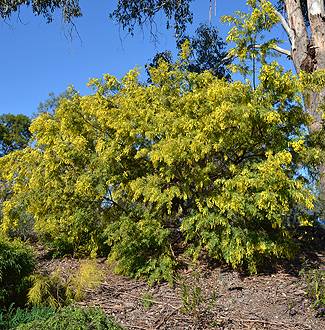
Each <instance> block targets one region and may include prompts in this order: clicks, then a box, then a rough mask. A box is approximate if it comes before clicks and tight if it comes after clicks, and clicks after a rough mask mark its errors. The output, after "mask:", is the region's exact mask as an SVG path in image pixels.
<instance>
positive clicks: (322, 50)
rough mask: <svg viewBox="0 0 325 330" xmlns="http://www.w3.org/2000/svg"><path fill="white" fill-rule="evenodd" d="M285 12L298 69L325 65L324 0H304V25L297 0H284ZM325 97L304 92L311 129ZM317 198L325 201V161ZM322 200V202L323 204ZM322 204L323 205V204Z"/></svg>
mask: <svg viewBox="0 0 325 330" xmlns="http://www.w3.org/2000/svg"><path fill="white" fill-rule="evenodd" d="M284 2H285V8H286V12H287V23H288V25H289V28H290V29H291V32H292V33H291V34H290V35H289V38H290V41H291V46H292V52H291V53H292V59H293V63H294V66H295V68H296V71H297V73H299V72H300V71H301V70H303V71H306V72H310V73H311V72H314V71H315V70H319V69H325V8H324V0H307V8H308V20H309V24H310V27H309V28H308V29H307V27H306V22H305V20H304V16H303V12H302V8H301V4H300V0H284ZM324 101H325V89H324V90H323V91H321V92H320V93H306V95H305V100H304V103H305V108H306V110H307V111H308V113H309V114H310V115H311V116H312V118H313V120H312V122H311V123H310V125H309V130H310V132H311V133H312V132H316V131H318V130H319V129H321V127H322V113H321V111H320V109H319V106H320V104H321V103H322V102H324ZM319 170H320V174H321V178H320V187H319V188H320V198H321V202H322V205H325V164H323V165H322V166H320V168H319ZM323 203H324V204H323ZM323 208H324V207H323Z"/></svg>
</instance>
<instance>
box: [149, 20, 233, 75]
mask: <svg viewBox="0 0 325 330" xmlns="http://www.w3.org/2000/svg"><path fill="white" fill-rule="evenodd" d="M186 40H188V41H189V43H190V48H191V50H190V51H191V53H190V54H189V58H188V64H187V65H186V70H188V71H190V72H196V73H200V72H203V71H210V72H211V73H212V74H213V75H214V76H216V77H218V78H225V79H227V80H229V79H230V70H229V69H228V68H227V65H228V64H230V62H231V59H230V58H228V54H227V51H226V43H225V42H224V41H223V40H222V38H221V37H220V36H219V33H218V30H217V29H216V28H215V27H213V26H209V25H207V24H201V25H200V26H199V27H198V28H197V30H196V31H195V35H194V36H193V37H187V36H186V37H183V38H182V39H181V40H179V41H178V42H177V48H178V50H179V52H181V48H182V44H183V43H184V42H185V41H186ZM159 61H164V62H166V63H169V64H172V62H173V56H172V53H171V52H170V51H164V52H161V53H157V54H156V55H155V56H154V58H153V59H152V61H151V63H149V64H147V65H146V69H147V74H148V75H149V81H151V80H150V68H157V67H158V65H159Z"/></svg>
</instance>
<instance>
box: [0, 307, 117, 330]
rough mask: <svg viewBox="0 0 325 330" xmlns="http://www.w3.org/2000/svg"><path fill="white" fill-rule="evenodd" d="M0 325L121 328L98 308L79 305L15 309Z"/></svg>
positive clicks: (24, 329) (31, 329)
mask: <svg viewBox="0 0 325 330" xmlns="http://www.w3.org/2000/svg"><path fill="white" fill-rule="evenodd" d="M0 325H1V326H2V328H1V329H4V330H14V329H15V330H44V329H51V330H61V329H65V330H76V329H80V330H122V327H120V326H118V325H117V324H116V323H115V322H114V321H113V320H112V319H110V318H109V317H107V316H106V315H105V313H104V312H103V311H102V310H100V309H99V308H81V307H65V308H61V309H58V310H55V309H52V308H44V307H43V308H33V309H31V310H23V309H17V310H16V311H15V312H14V313H12V314H11V315H8V316H7V318H6V319H5V318H3V319H2V320H1V319H0Z"/></svg>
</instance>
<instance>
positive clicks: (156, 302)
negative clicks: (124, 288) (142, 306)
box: [121, 292, 180, 310]
mask: <svg viewBox="0 0 325 330" xmlns="http://www.w3.org/2000/svg"><path fill="white" fill-rule="evenodd" d="M123 294H124V295H126V296H129V297H131V298H135V299H141V297H139V296H135V295H133V294H130V293H126V292H123V293H121V295H123ZM148 300H150V302H152V303H154V304H158V305H165V306H170V307H171V308H174V309H175V310H178V309H179V308H180V307H175V306H173V305H171V304H169V303H165V302H163V301H157V300H153V299H148Z"/></svg>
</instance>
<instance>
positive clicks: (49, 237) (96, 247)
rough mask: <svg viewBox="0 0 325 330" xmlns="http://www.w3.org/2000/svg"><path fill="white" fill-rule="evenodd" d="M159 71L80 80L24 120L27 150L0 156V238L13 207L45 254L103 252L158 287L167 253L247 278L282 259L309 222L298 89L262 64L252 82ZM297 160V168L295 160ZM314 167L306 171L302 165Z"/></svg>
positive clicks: (314, 155)
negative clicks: (0, 196) (216, 264)
mask: <svg viewBox="0 0 325 330" xmlns="http://www.w3.org/2000/svg"><path fill="white" fill-rule="evenodd" d="M188 53H189V49H188V45H187V44H186V43H185V44H184V45H183V48H182V52H181V58H180V60H179V61H178V62H177V63H176V64H175V65H171V64H170V63H166V62H164V61H163V60H162V61H160V62H159V65H158V66H157V67H152V68H151V69H150V76H151V81H152V82H151V83H150V84H143V83H142V82H140V81H139V78H138V77H139V72H138V71H137V70H131V71H130V72H129V73H128V74H127V75H126V76H125V77H124V78H123V79H122V80H121V81H119V80H117V79H116V78H115V77H113V76H111V75H104V76H103V78H102V79H92V80H91V81H90V82H89V86H90V87H92V88H93V90H94V92H93V94H91V95H87V96H80V95H79V94H76V95H74V96H73V97H71V98H69V99H62V100H61V101H60V103H59V105H58V107H57V108H56V110H55V111H54V112H53V113H42V114H41V115H40V116H39V117H37V118H36V119H35V120H34V121H33V123H32V125H31V131H32V133H33V139H34V142H33V144H32V145H31V147H29V148H26V149H24V150H22V151H17V152H14V153H11V154H9V155H7V156H5V157H3V158H1V159H0V169H1V170H0V180H2V181H4V182H6V186H7V187H8V189H10V191H11V194H10V198H8V199H7V200H6V201H5V202H4V203H3V206H2V213H3V219H2V224H1V228H2V230H3V231H4V232H8V231H10V230H13V229H15V228H16V227H17V226H19V223H20V222H19V219H20V211H21V210H23V211H24V212H25V213H26V214H29V215H30V216H32V218H33V221H34V230H35V231H36V232H37V233H38V235H39V237H40V238H41V239H43V240H44V241H45V242H49V243H50V244H51V245H52V246H53V247H55V248H56V249H57V250H64V251H73V252H74V253H82V254H92V255H95V254H108V257H109V258H108V259H109V261H110V263H112V264H113V265H114V267H115V269H116V271H118V272H120V273H123V274H129V275H132V276H147V277H148V278H149V279H150V280H151V281H152V282H154V281H157V280H159V279H165V280H169V281H172V279H173V271H174V269H175V267H176V266H177V257H178V255H179V254H180V253H183V252H184V251H186V252H187V253H188V254H190V255H191V256H192V258H193V259H197V258H199V257H200V256H201V255H202V254H207V255H208V256H209V257H211V258H213V259H216V260H220V261H223V262H226V263H227V264H229V265H231V266H232V267H233V268H246V269H248V270H249V271H250V272H253V273H254V272H256V271H257V270H258V267H259V266H260V265H261V264H263V262H265V261H266V260H270V259H272V258H282V257H284V258H291V257H293V255H294V243H293V240H292V231H294V229H295V228H296V227H297V226H304V225H311V224H312V222H313V209H314V201H315V196H314V193H313V191H312V189H310V188H309V186H308V184H309V179H310V178H311V177H310V176H309V175H308V166H309V164H312V165H315V164H317V163H318V162H319V160H320V158H321V152H320V150H318V149H317V148H316V147H313V146H312V145H310V143H309V138H308V135H307V132H306V129H305V127H306V125H307V123H308V120H309V117H308V116H307V115H306V113H305V112H304V110H303V107H302V104H301V99H300V96H299V92H300V87H301V84H302V83H301V81H300V80H299V78H297V77H295V76H294V75H293V74H292V73H291V72H290V71H289V72H286V71H285V70H284V69H283V68H282V67H280V66H279V65H278V64H276V63H271V64H265V65H264V66H263V67H262V69H261V72H260V76H259V82H260V83H259V85H258V86H256V88H253V87H252V86H251V84H250V83H249V82H241V81H233V82H229V81H226V80H224V79H219V78H217V77H215V76H213V75H212V74H211V73H210V72H203V73H193V72H188V71H187V70H186V65H187V58H188ZM307 161H308V164H307ZM315 166H316V165H315Z"/></svg>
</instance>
